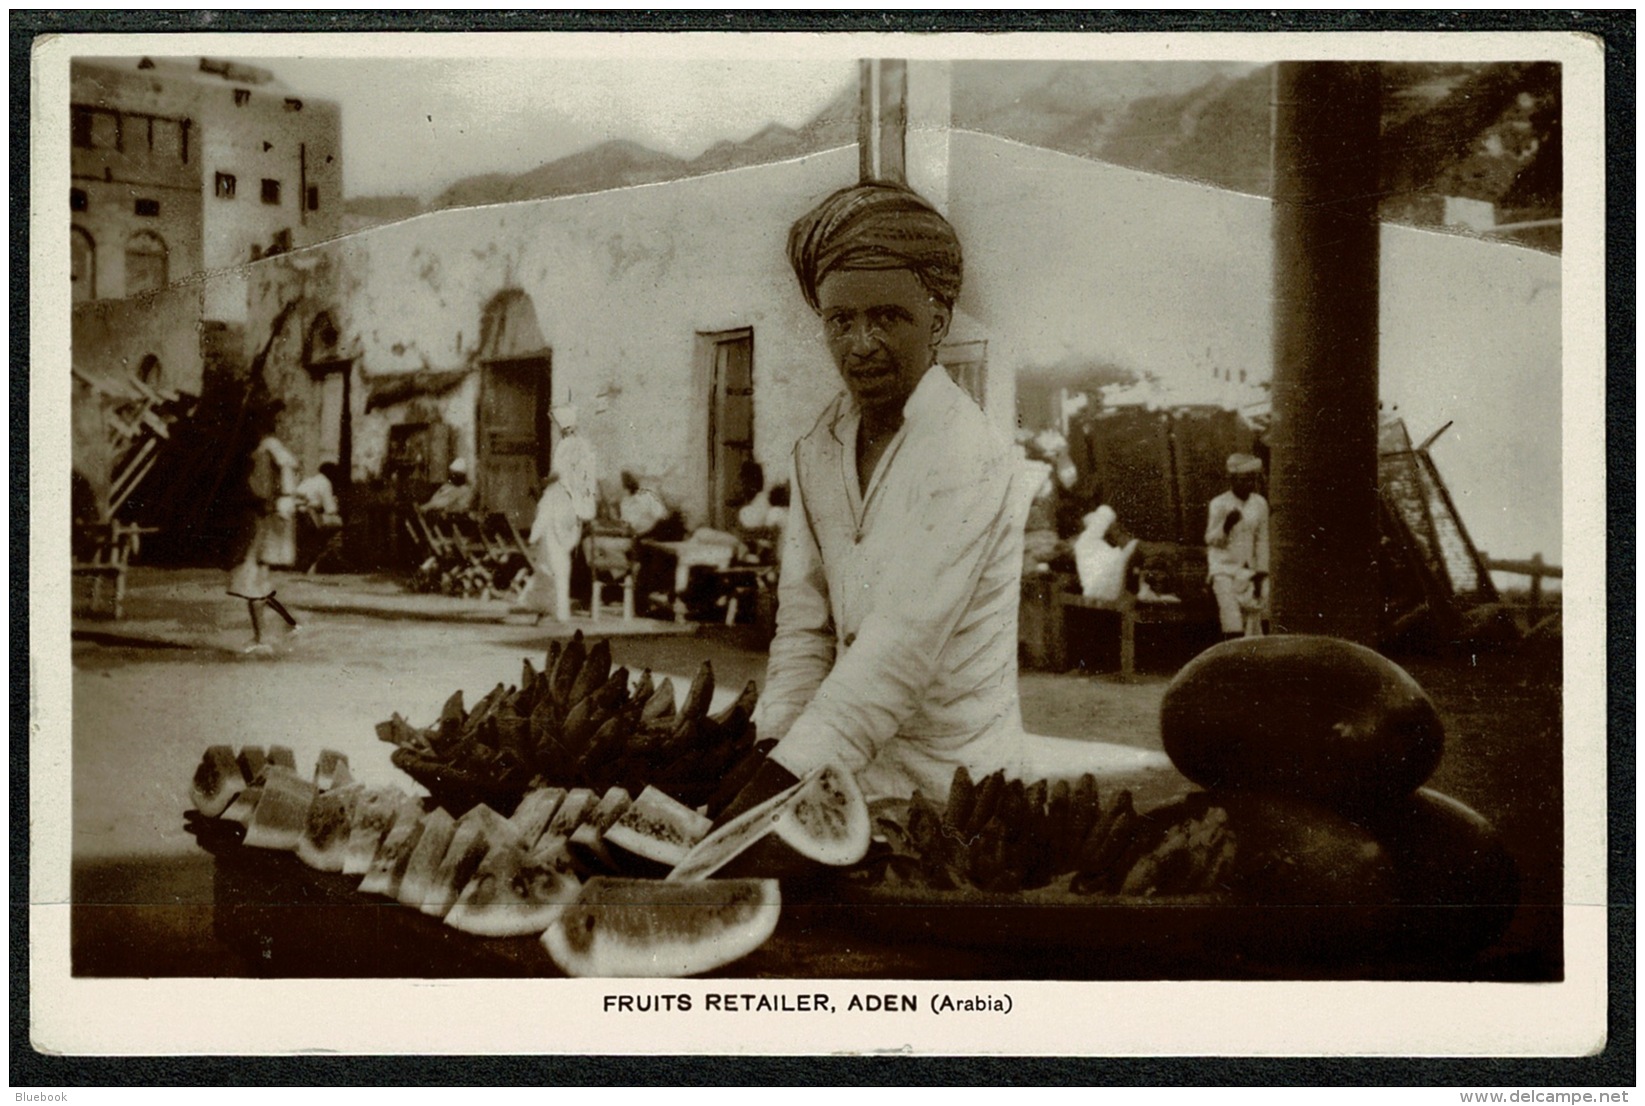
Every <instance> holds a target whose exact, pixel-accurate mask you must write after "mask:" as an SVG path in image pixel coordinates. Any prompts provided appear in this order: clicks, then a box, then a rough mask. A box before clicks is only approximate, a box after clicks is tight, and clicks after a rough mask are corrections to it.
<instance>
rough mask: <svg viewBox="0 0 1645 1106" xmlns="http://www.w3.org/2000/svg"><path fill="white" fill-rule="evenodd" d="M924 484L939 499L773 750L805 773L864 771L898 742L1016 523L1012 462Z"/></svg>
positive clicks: (954, 470)
mask: <svg viewBox="0 0 1645 1106" xmlns="http://www.w3.org/2000/svg"><path fill="white" fill-rule="evenodd" d="M924 486H925V487H928V488H929V489H930V491H929V493H928V494H923V495H921V496H919V497H918V499H917V500H916V501H915V505H914V508H913V510H912V511H911V513H910V516H909V517H908V518H907V519H906V521H905V522H904V523H903V525H904V526H905V527H906V537H905V542H906V548H905V549H903V550H902V551H901V552H900V553H899V555H898V556H897V557H896V558H895V559H894V561H893V563H891V564H890V565H889V566H888V568H887V571H886V572H884V573H883V574H882V575H881V576H880V578H879V579H878V580H877V581H876V582H875V585H874V594H873V599H872V608H871V611H870V613H869V615H868V617H867V618H866V619H864V621H863V624H862V626H861V627H860V628H859V630H858V633H857V640H856V641H855V643H853V644H852V645H851V647H850V648H849V649H848V650H847V651H846V652H845V654H844V655H843V656H842V657H841V658H840V659H839V661H838V662H837V663H836V664H835V665H834V668H833V670H832V671H831V672H830V673H829V674H828V677H827V679H825V680H824V681H823V682H822V685H821V686H820V687H819V688H818V689H817V692H816V695H815V696H814V697H813V698H812V700H811V704H810V706H808V707H807V708H806V709H805V711H804V713H802V714H801V715H800V717H799V718H798V719H796V720H795V722H794V725H793V727H792V729H790V730H789V732H788V735H787V737H786V738H785V739H784V740H783V741H782V743H781V744H779V745H778V746H777V748H776V749H775V750H773V751H772V758H773V759H774V760H776V761H777V762H778V763H780V764H782V765H783V766H784V767H786V768H787V769H788V770H789V771H791V772H793V773H795V774H796V775H803V774H804V773H805V772H806V771H808V770H809V769H811V768H814V767H816V766H817V765H819V764H822V763H824V762H826V761H829V760H837V761H839V762H841V763H842V764H843V765H844V766H845V767H846V768H847V769H849V770H850V771H853V772H856V771H860V770H861V769H862V768H863V767H864V766H865V765H867V764H868V762H869V761H871V760H873V759H874V757H875V755H876V754H877V753H878V752H879V749H880V748H881V746H883V745H884V744H885V743H886V742H887V741H889V740H891V738H893V737H894V736H896V734H897V732H898V731H899V730H900V729H901V728H902V725H903V723H904V722H906V721H907V719H908V718H909V717H910V716H911V715H912V714H913V713H914V711H915V710H916V709H917V708H918V706H919V703H920V700H921V697H922V696H923V695H924V694H925V692H926V689H927V688H929V687H930V685H931V681H932V679H933V678H934V674H935V672H936V665H937V662H938V659H939V657H940V656H941V654H942V652H943V649H944V648H945V646H946V645H947V644H948V642H949V640H950V639H951V638H952V636H953V634H954V632H955V629H956V627H957V626H958V625H959V622H960V619H961V618H962V617H963V616H964V615H965V613H966V611H967V609H968V608H969V607H970V605H971V603H972V601H973V599H974V598H975V594H976V588H977V582H978V579H979V578H980V576H981V575H982V572H983V570H984V567H985V566H986V565H987V563H988V560H989V557H990V556H991V555H992V554H993V553H994V552H995V549H996V547H997V544H998V541H999V540H1000V537H1001V529H1000V528H1001V527H1002V526H1011V525H1013V524H1014V523H1015V521H1016V520H1015V518H1014V516H1013V513H1012V511H1011V495H1010V491H1011V468H1010V466H1009V465H1005V464H997V463H996V464H989V463H987V462H986V461H984V460H983V459H982V458H974V459H972V463H966V462H965V461H961V462H960V463H959V464H957V465H953V466H950V467H949V468H948V469H947V471H933V472H931V473H929V474H928V478H927V481H926V484H925V485H924ZM803 528H804V524H803V523H802V522H800V521H796V522H794V523H793V525H791V526H790V528H789V529H790V530H799V529H803ZM784 572H785V573H786V572H787V565H786V563H785V564H784ZM786 598H787V597H786V596H784V601H785V602H786ZM1013 598H1015V597H1014V596H1013Z"/></svg>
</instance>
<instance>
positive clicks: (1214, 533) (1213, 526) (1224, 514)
mask: <svg viewBox="0 0 1645 1106" xmlns="http://www.w3.org/2000/svg"><path fill="white" fill-rule="evenodd" d="M1231 513H1232V512H1230V510H1229V509H1228V504H1227V502H1226V501H1225V500H1224V499H1223V498H1222V497H1221V496H1218V497H1217V498H1216V499H1213V500H1211V506H1210V508H1209V509H1208V510H1207V511H1206V521H1205V544H1206V545H1214V546H1216V547H1217V548H1218V549H1225V548H1227V546H1228V534H1229V532H1230V531H1232V530H1233V527H1232V526H1230V525H1228V517H1229V515H1230V514H1231Z"/></svg>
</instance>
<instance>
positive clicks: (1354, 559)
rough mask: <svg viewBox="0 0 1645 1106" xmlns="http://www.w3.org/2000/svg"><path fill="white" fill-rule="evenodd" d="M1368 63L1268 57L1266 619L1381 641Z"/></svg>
mask: <svg viewBox="0 0 1645 1106" xmlns="http://www.w3.org/2000/svg"><path fill="white" fill-rule="evenodd" d="M1380 121H1381V78H1380V74H1379V72H1378V71H1377V68H1376V66H1375V65H1372V64H1365V63H1343V62H1282V63H1280V64H1278V65H1276V66H1275V67H1274V150H1273V156H1274V231H1273V233H1274V381H1273V389H1274V390H1273V410H1274V425H1273V433H1272V437H1271V443H1272V447H1273V448H1272V472H1271V473H1270V490H1271V493H1272V494H1271V497H1270V498H1271V500H1272V504H1273V523H1272V530H1271V538H1272V560H1271V568H1272V571H1273V595H1272V620H1273V628H1274V630H1275V631H1276V632H1278V633H1288V634H1302V633H1309V634H1330V635H1332V636H1335V637H1341V638H1346V639H1348V640H1350V641H1356V642H1360V643H1362V644H1373V643H1374V642H1375V640H1376V635H1377V626H1378V621H1379V618H1380V615H1381V608H1382V594H1381V588H1380V586H1379V582H1378V574H1377V541H1378V527H1377V325H1378V315H1377V302H1378V300H1377V292H1378V271H1379V234H1380V227H1379V224H1378V214H1377V146H1378V143H1379V134H1380Z"/></svg>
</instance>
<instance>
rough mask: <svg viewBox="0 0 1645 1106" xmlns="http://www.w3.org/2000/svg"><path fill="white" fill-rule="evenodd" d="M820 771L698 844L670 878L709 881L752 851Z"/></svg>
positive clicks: (732, 821) (675, 868) (754, 808)
mask: <svg viewBox="0 0 1645 1106" xmlns="http://www.w3.org/2000/svg"><path fill="white" fill-rule="evenodd" d="M817 771H820V770H814V771H812V772H810V773H807V774H806V777H805V778H804V779H802V780H800V782H798V783H796V784H794V785H793V786H791V787H789V788H787V789H786V790H784V791H779V792H778V793H777V794H775V795H773V796H771V798H769V799H767V800H766V801H765V802H763V803H761V804H759V805H758V806H755V807H751V808H750V809H748V810H745V811H743V812H742V813H741V814H739V815H737V817H735V818H733V819H732V820H731V821H729V822H727V823H726V824H725V825H723V826H721V827H720V828H719V829H717V830H715V831H714V832H713V833H711V834H709V835H708V836H707V837H704V838H703V839H702V840H701V841H699V842H697V843H696V844H695V845H693V846H692V847H691V850H690V851H689V852H687V853H686V855H685V856H684V858H682V859H681V860H680V862H679V863H678V864H676V865H675V866H674V870H673V871H671V872H669V873H668V878H669V879H670V880H684V881H687V882H691V881H696V880H704V879H707V878H708V877H709V876H712V875H713V874H714V873H715V872H717V871H719V870H720V869H721V868H723V867H724V866H725V865H727V864H729V863H730V862H731V861H732V860H734V859H735V858H737V857H738V856H741V855H742V854H743V853H744V852H746V851H748V849H749V848H750V847H751V846H753V845H754V843H755V842H757V841H760V840H762V839H763V838H765V837H767V836H769V835H770V834H772V833H773V832H775V831H776V828H777V823H778V822H780V821H781V820H782V816H783V814H784V812H785V811H786V810H787V809H788V804H789V803H791V802H793V800H794V797H795V796H796V795H798V794H799V793H800V789H801V788H803V787H804V786H805V785H806V784H807V783H808V782H809V781H810V780H812V779H813V778H815V776H816V775H817Z"/></svg>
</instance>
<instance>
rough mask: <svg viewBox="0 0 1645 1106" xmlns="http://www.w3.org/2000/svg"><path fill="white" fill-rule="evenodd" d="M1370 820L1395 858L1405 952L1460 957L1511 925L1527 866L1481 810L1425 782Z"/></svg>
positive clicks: (1399, 935)
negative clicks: (1521, 868)
mask: <svg viewBox="0 0 1645 1106" xmlns="http://www.w3.org/2000/svg"><path fill="white" fill-rule="evenodd" d="M1364 822H1365V827H1366V829H1368V830H1369V831H1370V832H1371V833H1372V834H1374V835H1375V836H1376V838H1377V840H1378V841H1380V842H1381V843H1382V844H1383V846H1384V847H1385V848H1386V849H1387V850H1388V853H1389V856H1390V858H1391V859H1392V861H1393V865H1394V876H1395V881H1396V887H1397V895H1398V899H1399V903H1400V916H1399V921H1398V926H1397V929H1396V932H1395V933H1394V934H1393V938H1394V944H1395V947H1396V949H1397V950H1398V951H1400V952H1404V953H1406V954H1416V955H1419V956H1421V957H1423V958H1425V959H1428V958H1434V957H1438V958H1440V959H1442V960H1444V961H1446V962H1451V963H1455V962H1457V961H1460V960H1464V959H1466V958H1468V957H1470V956H1473V955H1475V954H1476V953H1478V952H1480V951H1482V950H1484V949H1486V948H1488V947H1489V946H1490V945H1491V944H1493V943H1494V942H1495V941H1496V940H1497V939H1499V938H1500V937H1501V936H1502V935H1503V933H1505V932H1506V931H1507V929H1508V925H1509V923H1510V922H1512V920H1513V917H1514V912H1515V910H1516V909H1518V906H1519V895H1520V883H1519V866H1518V865H1517V864H1516V863H1515V861H1514V858H1513V854H1512V853H1510V852H1509V851H1508V848H1507V846H1506V844H1504V842H1503V840H1502V835H1501V834H1500V833H1499V832H1498V831H1497V829H1496V827H1495V826H1494V825H1492V824H1491V822H1490V821H1489V820H1488V819H1487V818H1485V817H1484V816H1483V815H1481V814H1480V813H1479V812H1478V811H1476V810H1474V809H1472V808H1471V807H1469V806H1467V805H1466V804H1464V803H1461V802H1459V801H1457V800H1456V799H1453V798H1452V797H1451V796H1449V795H1446V794H1443V793H1441V792H1438V791H1434V790H1431V789H1429V788H1426V787H1425V788H1422V789H1421V790H1419V791H1417V792H1416V793H1415V794H1414V795H1411V796H1409V797H1407V798H1405V799H1402V800H1400V801H1399V802H1398V803H1395V804H1393V805H1391V806H1389V807H1386V808H1383V809H1381V810H1378V811H1377V812H1376V813H1375V815H1374V816H1372V817H1370V818H1367V819H1365V820H1364Z"/></svg>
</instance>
